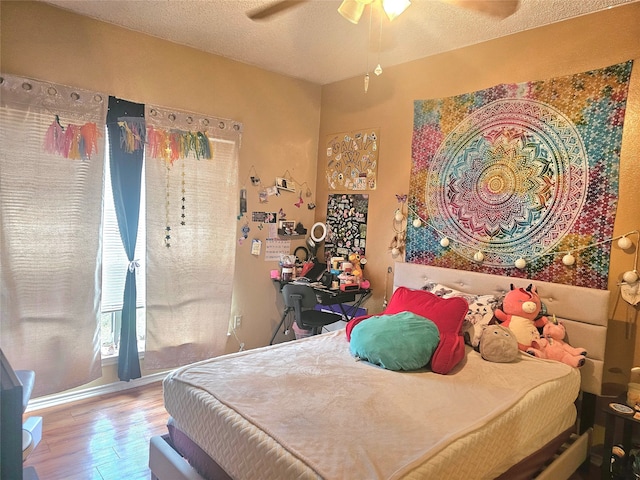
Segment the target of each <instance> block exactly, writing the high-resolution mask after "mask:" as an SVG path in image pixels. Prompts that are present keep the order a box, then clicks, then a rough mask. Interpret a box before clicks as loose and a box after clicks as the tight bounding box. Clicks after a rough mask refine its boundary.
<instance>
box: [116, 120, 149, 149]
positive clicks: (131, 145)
mask: <svg viewBox="0 0 640 480" xmlns="http://www.w3.org/2000/svg"><path fill="white" fill-rule="evenodd" d="M118 126H119V127H120V148H122V150H124V151H125V152H127V153H133V152H135V151H138V150H142V149H143V148H144V142H145V122H144V118H140V119H137V118H136V119H134V118H128V119H126V120H124V119H122V120H119V121H118Z"/></svg>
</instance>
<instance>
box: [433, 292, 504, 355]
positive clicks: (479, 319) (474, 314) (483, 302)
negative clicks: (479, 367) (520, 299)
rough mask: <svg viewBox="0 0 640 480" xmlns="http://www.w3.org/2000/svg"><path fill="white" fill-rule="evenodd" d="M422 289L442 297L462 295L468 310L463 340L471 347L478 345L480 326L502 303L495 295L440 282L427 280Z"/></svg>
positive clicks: (463, 328)
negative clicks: (465, 290) (474, 291)
mask: <svg viewBox="0 0 640 480" xmlns="http://www.w3.org/2000/svg"><path fill="white" fill-rule="evenodd" d="M422 289H423V290H426V291H428V292H431V293H433V294H435V295H437V296H439V297H442V298H451V297H462V298H464V299H465V300H466V301H467V303H468V304H469V311H468V312H467V315H466V316H465V320H464V323H463V324H462V334H463V336H464V341H465V342H466V343H467V344H469V345H471V346H473V347H477V346H478V343H479V341H480V335H481V334H482V326H483V325H489V323H490V322H491V320H492V319H493V311H494V310H495V309H496V308H498V306H499V305H500V303H502V299H501V298H498V297H496V296H495V295H476V294H474V293H465V292H461V291H459V290H456V289H455V288H451V287H449V286H447V285H442V284H441V283H434V282H429V281H427V282H426V283H425V285H424V287H422Z"/></svg>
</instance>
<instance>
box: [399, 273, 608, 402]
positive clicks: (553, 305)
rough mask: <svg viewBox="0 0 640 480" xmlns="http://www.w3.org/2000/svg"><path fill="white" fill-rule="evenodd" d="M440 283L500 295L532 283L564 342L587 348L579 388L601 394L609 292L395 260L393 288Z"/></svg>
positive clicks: (418, 287) (472, 291) (460, 288)
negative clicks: (560, 326) (561, 324)
mask: <svg viewBox="0 0 640 480" xmlns="http://www.w3.org/2000/svg"><path fill="white" fill-rule="evenodd" d="M427 280H429V281H431V282H437V283H441V284H443V285H447V286H450V287H452V288H455V289H456V290H460V291H462V292H465V293H478V294H485V295H486V294H493V295H504V294H505V293H507V292H508V291H509V290H510V288H511V284H512V283H513V284H514V285H515V286H516V287H526V286H528V285H529V284H530V283H532V284H534V285H535V286H536V289H537V291H538V294H539V295H540V298H541V300H542V302H543V303H544V304H545V305H546V306H547V313H548V314H549V315H553V314H555V315H556V317H557V318H558V319H559V320H562V321H563V322H564V324H565V327H566V329H567V338H566V340H567V342H569V343H570V344H571V345H573V346H575V347H583V348H585V349H586V350H587V361H586V363H585V364H584V365H583V366H582V367H580V373H581V375H582V385H581V388H582V390H583V391H585V392H589V393H593V394H595V395H601V394H602V375H603V370H604V353H605V352H604V350H605V344H606V341H607V322H608V310H609V291H608V290H596V289H592V288H584V287H575V286H572V285H562V284H559V283H549V282H540V281H537V280H528V279H526V278H515V277H514V278H512V277H502V276H499V275H491V274H487V273H478V272H468V271H464V270H454V269H451V268H442V267H432V266H430V265H417V264H413V263H401V262H397V263H396V265H395V274H394V277H393V288H394V290H395V289H396V288H397V287H399V286H405V287H409V288H415V289H420V288H422V287H423V286H424V285H425V283H426V281H427Z"/></svg>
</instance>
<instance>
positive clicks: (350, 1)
mask: <svg viewBox="0 0 640 480" xmlns="http://www.w3.org/2000/svg"><path fill="white" fill-rule="evenodd" d="M365 6H366V3H364V2H360V1H358V0H343V2H342V3H341V4H340V6H339V7H338V13H339V14H340V15H342V16H343V17H344V18H346V19H347V20H349V21H350V22H351V23H354V24H356V25H357V24H358V22H359V21H360V17H362V12H364V7H365Z"/></svg>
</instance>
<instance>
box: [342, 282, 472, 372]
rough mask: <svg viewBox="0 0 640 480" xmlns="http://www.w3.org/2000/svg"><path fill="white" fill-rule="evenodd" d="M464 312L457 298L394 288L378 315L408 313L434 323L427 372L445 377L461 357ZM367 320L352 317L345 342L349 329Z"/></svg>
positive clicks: (465, 306) (465, 307) (464, 303)
mask: <svg viewBox="0 0 640 480" xmlns="http://www.w3.org/2000/svg"><path fill="white" fill-rule="evenodd" d="M468 310H469V304H468V303H467V301H466V300H465V299H464V298H461V297H453V298H442V297H438V296H437V295H434V294H433V293H431V292H427V291H424V290H412V289H410V288H407V287H398V288H397V289H396V291H395V292H393V295H392V296H391V300H389V304H388V305H387V308H386V309H385V310H384V312H382V314H381V315H383V314H384V315H392V314H395V313H400V312H412V313H415V314H416V315H420V316H422V317H425V318H428V319H429V320H431V321H432V322H433V323H435V324H436V326H437V327H438V331H439V332H440V343H439V344H438V348H436V351H435V352H434V354H433V356H432V357H431V370H432V371H434V372H436V373H441V374H447V373H449V372H450V371H451V370H452V369H453V368H454V367H455V366H456V365H457V364H458V363H459V362H460V360H462V359H463V358H464V348H465V347H464V337H463V336H462V323H463V322H464V318H465V316H466V315H467V312H468ZM367 318H369V317H359V318H354V319H353V320H351V321H350V322H349V323H348V324H347V327H346V330H347V331H346V333H347V339H350V338H351V331H352V330H353V327H355V326H356V325H357V324H358V323H360V322H361V321H363V320H366V319H367Z"/></svg>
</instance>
